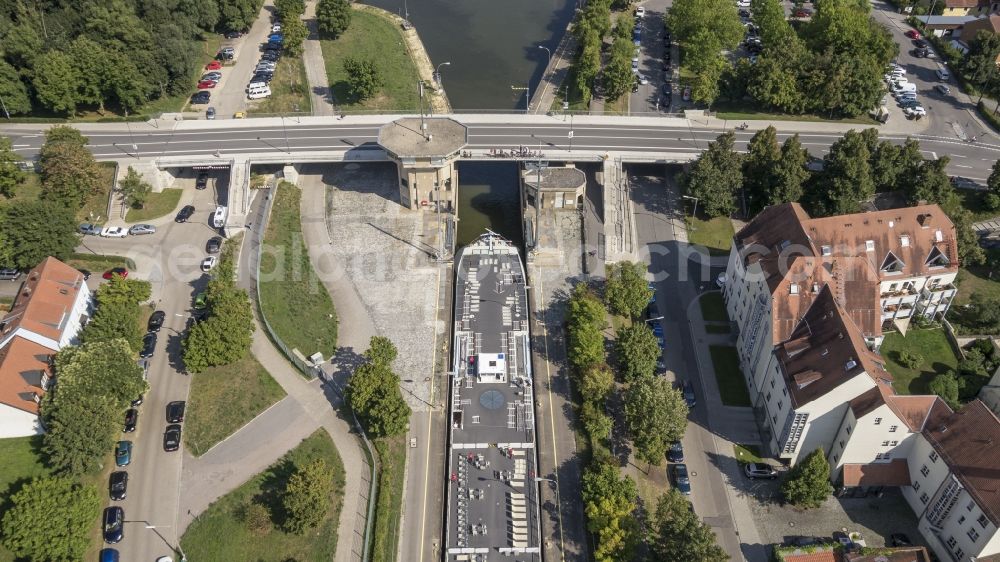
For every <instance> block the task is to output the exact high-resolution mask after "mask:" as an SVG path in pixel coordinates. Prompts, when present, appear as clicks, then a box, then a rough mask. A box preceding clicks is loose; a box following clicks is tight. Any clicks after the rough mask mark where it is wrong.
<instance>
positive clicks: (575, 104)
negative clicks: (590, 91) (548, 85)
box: [549, 70, 590, 111]
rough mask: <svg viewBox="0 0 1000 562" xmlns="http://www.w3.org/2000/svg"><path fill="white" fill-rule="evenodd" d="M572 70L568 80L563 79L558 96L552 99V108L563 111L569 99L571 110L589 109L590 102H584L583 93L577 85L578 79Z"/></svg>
mask: <svg viewBox="0 0 1000 562" xmlns="http://www.w3.org/2000/svg"><path fill="white" fill-rule="evenodd" d="M572 72H573V71H572V70H570V74H569V76H567V77H566V80H564V81H563V83H562V85H561V86H560V87H559V90H558V91H557V92H556V97H555V99H553V100H552V106H551V107H550V108H549V109H550V110H552V111H563V102H564V101H569V111H587V110H589V109H590V104H587V103H584V102H583V93H582V92H580V89H579V88H578V87H577V85H576V79H575V78H574V77H573V74H572ZM567 96H568V97H567Z"/></svg>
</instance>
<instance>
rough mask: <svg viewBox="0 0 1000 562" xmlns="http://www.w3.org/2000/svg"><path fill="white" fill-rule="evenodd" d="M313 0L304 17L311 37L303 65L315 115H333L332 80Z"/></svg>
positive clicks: (303, 55)
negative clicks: (327, 67) (327, 66)
mask: <svg viewBox="0 0 1000 562" xmlns="http://www.w3.org/2000/svg"><path fill="white" fill-rule="evenodd" d="M318 2H319V0H312V1H311V2H308V3H307V4H306V13H305V14H304V15H303V18H304V19H305V23H306V29H308V30H309V37H307V38H306V40H305V49H304V52H303V54H302V64H304V65H305V68H306V79H307V80H308V81H309V95H310V96H311V98H312V114H313V115H333V114H334V106H333V100H332V99H331V98H330V80H329V79H328V78H327V75H326V62H325V61H324V60H323V50H322V48H321V47H320V42H319V25H318V24H317V23H316V4H317V3H318Z"/></svg>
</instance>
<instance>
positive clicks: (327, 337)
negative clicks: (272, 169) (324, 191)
mask: <svg viewBox="0 0 1000 562" xmlns="http://www.w3.org/2000/svg"><path fill="white" fill-rule="evenodd" d="M301 198H302V191H301V190H300V189H299V188H298V187H295V185H293V184H290V183H282V184H281V185H279V186H278V190H277V193H276V194H275V196H274V207H273V208H272V210H271V219H270V222H269V223H268V225H267V232H266V234H265V236H264V244H265V247H266V248H268V250H269V251H265V252H264V254H263V255H262V256H261V259H260V270H261V281H260V306H261V309H262V310H263V312H264V315H265V316H266V317H267V321H268V323H269V324H270V325H271V328H272V329H273V330H274V331H275V332H276V333H277V334H278V337H279V338H281V340H282V341H283V342H284V343H285V345H287V346H288V347H290V348H294V349H298V350H299V351H300V352H301V353H302V354H304V355H305V356H307V357H308V356H309V355H312V354H313V353H316V352H317V351H318V352H320V353H322V354H323V356H324V357H330V356H331V355H333V352H334V350H335V349H336V347H337V311H336V310H334V308H333V301H332V300H330V293H328V292H327V290H326V287H324V286H323V284H322V283H320V281H319V279H318V278H317V277H316V274H315V272H314V271H313V268H312V264H310V262H309V254H308V252H307V251H306V249H305V248H306V246H305V243H304V242H303V240H302V230H301V226H302V224H301V220H300V217H299V201H300V200H301ZM281 258H283V259H281Z"/></svg>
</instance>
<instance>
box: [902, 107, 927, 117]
mask: <svg viewBox="0 0 1000 562" xmlns="http://www.w3.org/2000/svg"><path fill="white" fill-rule="evenodd" d="M903 115H905V116H906V117H907V118H909V119H913V118H918V119H919V118H920V117H926V116H927V110H926V109H924V108H923V107H922V106H919V105H918V106H914V107H907V108H906V109H904V110H903Z"/></svg>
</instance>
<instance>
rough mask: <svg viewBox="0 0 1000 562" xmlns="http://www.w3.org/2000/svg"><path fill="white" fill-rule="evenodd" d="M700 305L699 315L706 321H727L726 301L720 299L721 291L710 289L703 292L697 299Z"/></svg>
mask: <svg viewBox="0 0 1000 562" xmlns="http://www.w3.org/2000/svg"><path fill="white" fill-rule="evenodd" d="M698 304H699V305H701V316H702V318H704V319H705V320H706V321H708V322H729V315H728V314H726V302H725V301H724V300H722V293H720V292H718V291H712V292H711V293H705V294H704V295H702V296H701V299H699V300H698Z"/></svg>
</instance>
